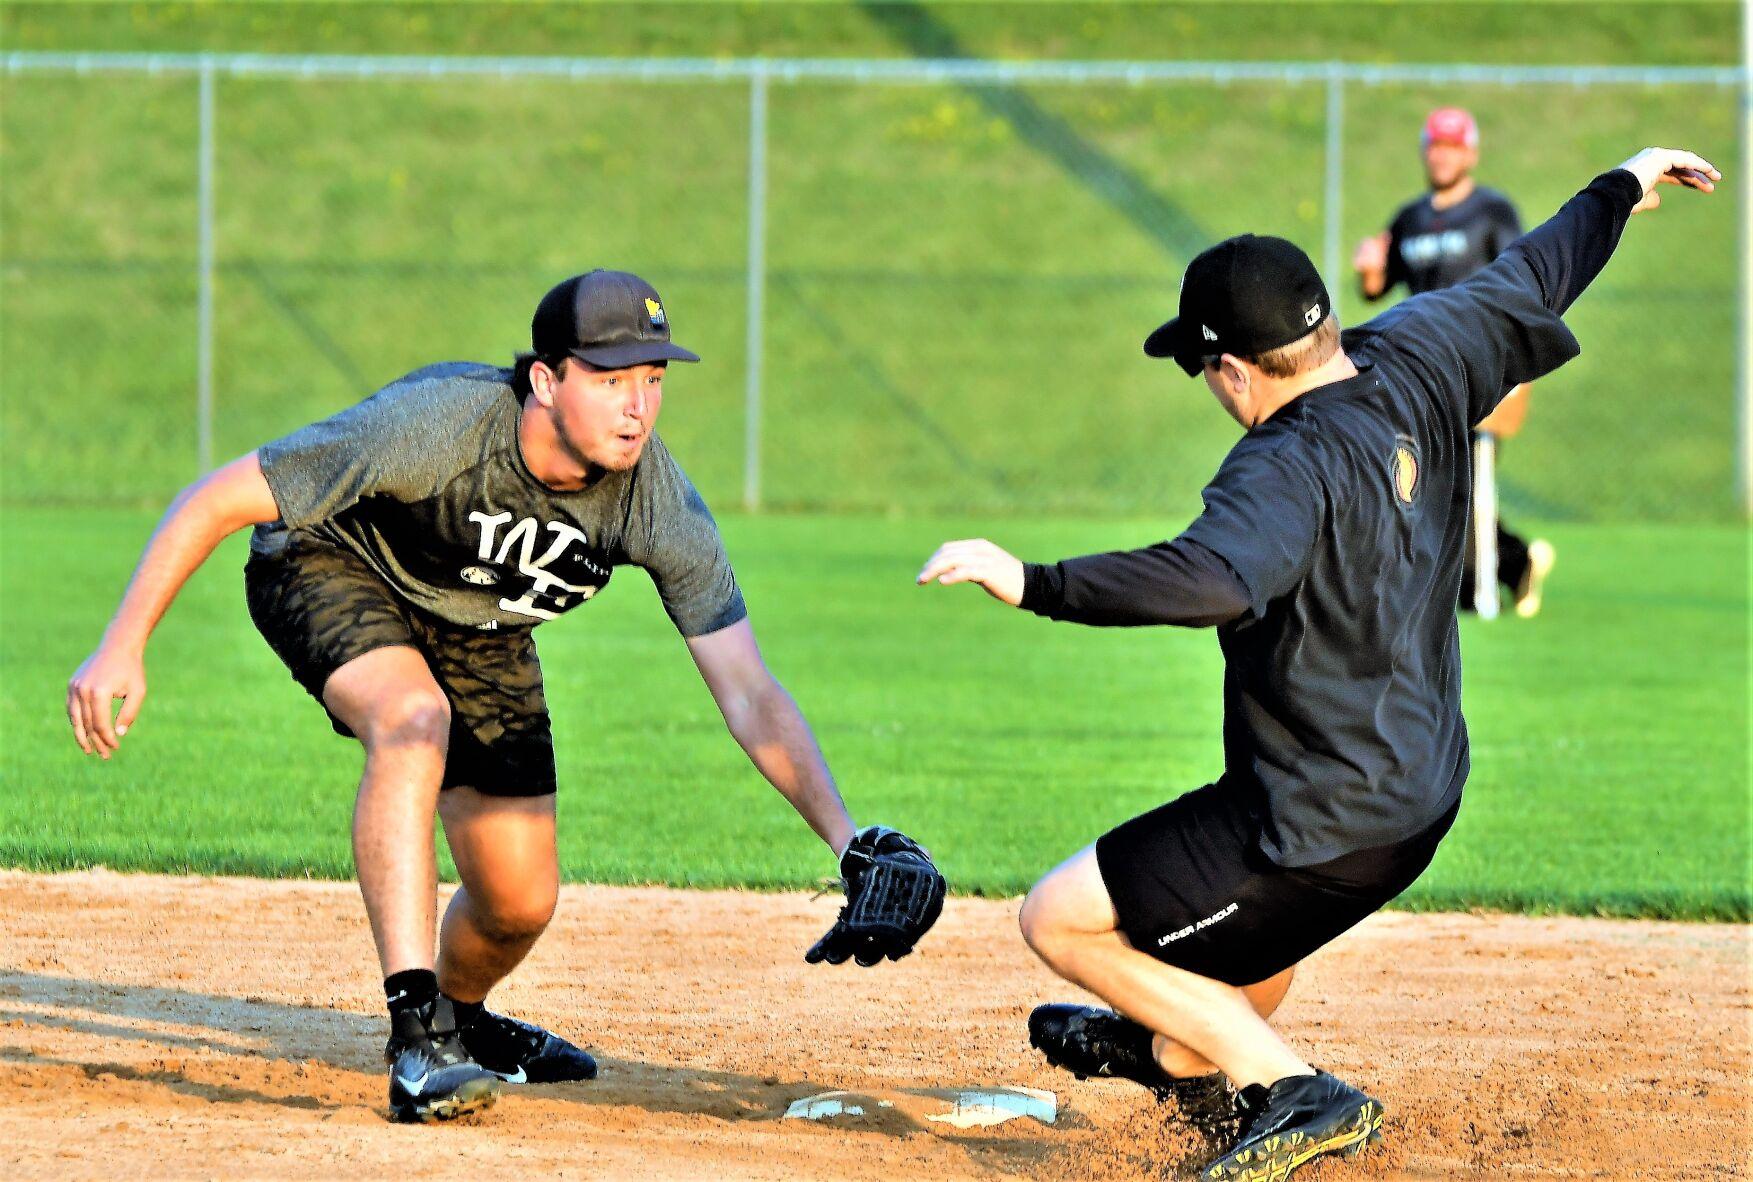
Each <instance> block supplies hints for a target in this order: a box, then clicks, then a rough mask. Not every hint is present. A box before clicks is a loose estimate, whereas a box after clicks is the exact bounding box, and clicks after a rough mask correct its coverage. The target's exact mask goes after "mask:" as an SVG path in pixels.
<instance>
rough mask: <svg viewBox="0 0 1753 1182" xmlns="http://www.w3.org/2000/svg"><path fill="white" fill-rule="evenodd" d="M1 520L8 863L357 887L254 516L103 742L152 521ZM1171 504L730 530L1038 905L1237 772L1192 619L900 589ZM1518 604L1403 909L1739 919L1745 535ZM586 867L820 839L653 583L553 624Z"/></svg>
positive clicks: (744, 558)
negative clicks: (960, 562) (1525, 610)
mask: <svg viewBox="0 0 1753 1182" xmlns="http://www.w3.org/2000/svg"><path fill="white" fill-rule="evenodd" d="M151 521H152V519H151V517H150V516H149V515H147V514H144V513H141V512H137V511H98V510H40V509H30V510H27V509H20V508H16V507H14V508H8V509H5V510H4V512H3V515H0V670H3V673H4V676H3V678H0V720H3V723H0V726H3V728H4V729H3V732H0V750H3V754H0V862H3V863H5V864H9V865H17V866H25V867H31V868H37V869H44V870H53V869H71V868H78V867H84V866H90V865H93V864H103V865H107V866H111V867H114V868H117V869H128V870H164V871H194V872H201V873H249V874H268V875H315V876H320V877H343V878H344V877H347V876H349V875H350V870H351V868H350V859H349V854H348V844H347V824H348V817H349V811H350V807H349V806H350V799H351V793H352V788H353V783H354V780H355V778H356V776H357V772H358V764H359V755H358V749H357V747H356V746H355V745H354V744H352V743H349V742H347V741H344V740H341V739H338V738H335V737H334V736H333V735H332V734H331V733H330V732H329V729H328V726H327V723H326V720H325V719H324V718H323V716H322V714H321V712H320V710H318V709H317V708H316V707H315V705H314V704H313V703H311V702H310V701H309V700H308V699H307V698H306V697H305V696H304V695H303V693H302V692H301V691H300V690H298V689H297V688H296V687H295V686H294V685H293V683H292V682H291V680H290V679H289V678H288V677H287V676H286V675H285V673H284V672H283V670H282V669H281V668H280V666H279V665H278V663H277V662H276V661H275V659H274V657H273V655H272V654H271V653H270V652H269V651H268V649H267V647H266V646H265V645H264V644H263V643H262V642H261V641H260V640H259V638H258V637H256V636H255V634H254V633H253V630H252V629H251V627H250V624H249V621H248V618H247V616H246V613H245V611H244V607H243V602H242V591H241V585H240V584H241V579H240V576H239V568H240V566H241V563H242V558H243V549H242V545H241V539H239V540H235V541H234V542H233V543H230V544H228V545H227V547H226V548H225V549H224V550H222V551H221V553H220V554H219V555H218V556H217V557H216V558H215V559H214V560H213V561H212V562H211V563H210V564H209V566H208V568H207V569H205V570H203V571H202V572H201V573H200V574H199V575H198V576H197V578H196V579H195V580H194V582H193V583H192V584H191V585H190V587H189V588H188V590H187V591H186V592H185V594H184V597H183V599H182V601H180V602H179V603H178V605H177V606H176V608H175V609H174V610H173V612H172V613H171V615H170V616H169V617H168V619H167V620H166V622H165V623H164V625H163V626H162V628H161V629H160V634H159V636H158V637H157V639H156V640H155V641H154V644H153V648H152V650H151V653H150V654H149V673H150V676H151V678H152V682H151V685H152V697H151V698H150V700H149V701H148V704H147V706H146V712H145V714H144V715H143V716H142V720H141V722H140V724H139V725H138V727H137V728H136V730H135V731H134V733H133V734H131V735H130V736H129V737H128V739H127V740H126V742H125V744H124V748H123V750H122V751H121V753H120V754H119V755H118V756H117V757H116V759H115V760H114V761H113V762H111V763H109V764H107V765H105V764H100V763H99V762H98V761H96V760H94V759H89V758H86V757H84V756H82V755H81V754H80V753H79V752H78V750H77V748H76V747H75V745H74V744H73V742H72V739H71V737H70V734H69V732H68V728H67V725H66V721H65V718H64V716H63V714H62V700H63V697H64V689H65V682H66V679H67V677H68V675H69V673H70V672H71V670H72V669H73V667H74V666H75V665H76V664H77V662H78V661H79V659H80V658H81V657H82V656H83V655H84V653H85V652H86V651H87V649H88V648H89V646H90V645H91V644H92V643H93V642H94V641H95V640H96V637H97V635H98V632H99V630H100V628H101V627H102V624H103V621H104V619H105V618H106V616H107V613H108V612H109V611H110V610H111V608H112V606H113V603H114V599H115V597H116V595H117V592H118V590H119V588H120V587H121V585H122V582H123V581H124V579H125V578H126V575H127V572H128V570H129V568H130V566H131V564H132V562H133V559H134V557H135V554H136V552H137V550H138V547H139V545H140V544H141V542H142V540H143V539H144V537H145V535H146V533H147V532H148V530H149V528H150V526H151ZM1178 524H1179V523H1178V522H1176V523H1168V522H1164V523H1157V524H1151V523H1145V522H1130V523H1128V522H1114V521H1106V522H1083V521H1057V522H1019V521H1014V520H1007V521H990V520H984V521H983V520H979V519H960V520H930V521H909V522H899V521H893V520H887V519H881V518H868V517H866V518H856V517H809V516H799V517H766V518H740V517H731V518H728V519H727V520H726V522H725V527H726V534H727V537H728V539H729V543H730V546H731V551H732V554H733V557H735V559H736V560H737V563H738V567H739V571H740V574H741V576H742V579H743V581H744V583H745V585H746V587H747V589H748V594H749V600H750V603H751V607H752V611H753V618H754V620H755V624H756V627H757V630H758V632H759V634H760V636H761V637H762V640H763V642H764V646H765V648H766V651H767V655H768V657H769V660H770V662H771V664H772V666H773V667H774V669H775V670H776V672H777V673H778V674H779V675H780V676H781V678H782V679H783V680H784V681H785V682H786V684H787V686H788V687H789V688H790V689H791V690H792V692H793V693H794V694H795V696H796V697H797V699H798V700H799V702H800V704H801V705H802V706H803V708H804V710H805V712H806V714H807V715H808V717H809V718H810V719H811V721H812V722H813V724H814V726H815V728H816V731H817V734H818V735H819V737H820V739H821V741H822V743H823V746H824V748H825V749H826V751H827V753H828V756H829V759H830V761H831V763H832V765H833V767H834V769H835V771H836V774H837V775H838V777H839V779H840V781H841V784H842V787H843V790H844V792H845V794H846V796H847V798H848V800H849V802H850V804H851V806H852V807H853V809H854V812H855V815H856V816H858V817H859V818H861V819H864V820H877V819H881V820H884V821H888V822H891V823H894V824H897V825H900V826H902V827H904V828H906V829H908V830H909V831H912V832H916V833H917V834H918V835H919V836H920V837H921V838H922V839H923V840H925V841H926V842H927V843H928V844H929V845H931V846H932V848H933V849H934V850H935V851H936V852H937V854H938V855H939V856H940V858H941V861H942V864H943V866H944V869H945V870H946V872H947V873H948V874H949V875H950V876H951V878H952V879H953V881H954V883H955V885H956V887H957V889H959V890H962V891H972V892H979V893H997V894H1009V893H1016V892H1020V891H1022V890H1023V889H1025V888H1026V887H1027V886H1028V884H1029V883H1030V882H1031V881H1032V880H1033V878H1034V877H1035V876H1037V875H1038V874H1039V873H1040V872H1041V871H1043V870H1044V869H1045V868H1047V867H1048V866H1050V865H1051V864H1053V863H1054V862H1055V861H1056V860H1058V859H1059V858H1061V857H1063V856H1065V855H1066V854H1068V853H1070V852H1072V851H1073V850H1075V849H1077V848H1078V847H1080V846H1081V845H1083V844H1084V843H1085V842H1087V841H1089V840H1091V839H1092V838H1093V837H1095V836H1096V835H1097V834H1098V833H1100V832H1101V831H1102V830H1103V829H1105V828H1106V827H1108V826H1110V825H1112V824H1114V823H1115V822H1117V821H1119V820H1121V819H1123V818H1125V817H1127V816H1129V815H1132V814H1134V813H1136V812H1139V811H1142V810H1144V809H1145V808H1147V807H1150V806H1152V805H1154V804H1156V803H1159V802H1160V801H1161V800H1163V799H1165V798H1167V797H1170V796H1173V795H1176V794H1178V793H1180V792H1181V791H1183V790H1185V789H1188V788H1190V787H1194V786H1196V785H1198V784H1200V783H1202V782H1204V781H1205V780H1207V779H1209V778H1211V777H1212V776H1213V775H1214V774H1215V773H1216V771H1217V770H1218V767H1219V758H1220V751H1219V743H1218V726H1219V720H1220V713H1221V709H1220V701H1219V678H1220V665H1219V659H1218V653H1217V647H1216V644H1215V641H1214V638H1213V637H1212V636H1211V635H1210V634H1208V633H1200V632H1187V631H1181V630H1176V629H1155V630H1142V631H1139V630H1130V631H1121V630H1099V629H1079V628H1074V627H1071V626H1068V625H1053V624H1048V623H1046V622H1044V621H1039V620H1035V619H1033V618H1031V617H1026V616H1023V615H1020V614H1018V613H1015V612H1011V611H1008V610H1005V609H1002V608H1000V607H999V606H998V605H996V604H993V603H991V602H989V601H988V600H987V599H986V598H985V597H984V596H983V595H980V594H979V593H978V592H975V591H972V590H970V589H967V588H960V589H955V590H943V589H923V590H922V589H916V588H914V587H913V586H912V585H911V582H910V576H911V574H912V572H913V570H915V569H916V567H917V564H918V562H919V561H920V560H922V559H923V557H924V555H925V554H926V553H927V552H928V551H929V550H930V548H931V547H932V546H933V545H934V544H935V543H936V542H937V541H938V540H940V539H942V538H943V537H945V536H951V535H964V534H973V533H986V534H988V535H990V536H993V537H995V538H997V539H1000V540H1002V541H1005V542H1007V543H1010V544H1012V545H1013V546H1015V547H1016V548H1017V549H1018V550H1020V551H1021V552H1023V553H1025V554H1027V555H1030V556H1035V557H1042V558H1046V557H1057V556H1063V555H1065V554H1068V553H1076V552H1083V551H1085V550H1088V549H1098V548H1105V547H1108V546H1114V545H1125V544H1132V543H1136V542H1140V541H1143V540H1147V539H1150V538H1154V537H1157V536H1160V535H1161V534H1162V533H1164V532H1167V531H1168V530H1170V529H1172V528H1174V527H1175V526H1177V525H1178ZM1550 535H1551V536H1552V537H1553V538H1554V539H1555V541H1556V542H1557V544H1558V547H1559V553H1560V556H1561V558H1560V566H1559V568H1558V573H1557V576H1556V578H1555V580H1554V583H1553V587H1552V595H1551V597H1550V600H1549V606H1548V610H1547V612H1546V614H1545V615H1543V616H1542V617H1541V618H1540V619H1539V620H1537V621H1534V622H1532V623H1528V622H1522V621H1517V620H1513V619H1512V620H1504V621H1500V622H1498V623H1495V624H1490V625H1481V624H1478V623H1477V622H1475V621H1471V620H1469V621H1467V622H1466V623H1464V625H1463V647H1464V652H1465V657H1466V686H1467V706H1468V715H1469V718H1470V721H1471V725H1472V728H1473V736H1474V765H1475V766H1474V774H1473V779H1472V782H1471V783H1470V785H1469V787H1468V795H1467V798H1466V804H1465V805H1464V807H1463V809H1462V812H1461V818H1460V821H1459V822H1458V824H1457V826H1456V829H1455V832H1454V834H1453V836H1452V837H1451V838H1450V840H1449V841H1448V842H1447V843H1446V844H1445V845H1444V847H1443V849H1442V852H1441V853H1440V854H1439V856H1438V858H1437V861H1436V864H1435V866H1434V867H1433V868H1432V870H1431V871H1430V872H1429V874H1428V875H1427V876H1426V877H1425V879H1424V880H1423V881H1421V882H1420V883H1419V884H1418V885H1417V886H1416V887H1415V888H1414V889H1413V891H1412V892H1411V893H1410V894H1409V895H1408V896H1407V897H1406V898H1405V899H1403V900H1402V905H1404V906H1410V907H1419V908H1439V907H1440V908H1455V907H1471V906H1485V907H1501V908H1508V909H1514V910H1530V911H1548V910H1551V911H1565V912H1577V913H1585V914H1588V913H1601V914H1613V915H1650V916H1671V917H1687V918H1711V919H1741V920H1744V919H1747V918H1748V917H1749V915H1750V913H1753V908H1750V900H1749V884H1748V879H1747V865H1748V849H1749V847H1748V733H1747V726H1746V723H1747V717H1748V697H1747V694H1748V686H1747V674H1748V668H1747V640H1748V636H1747V611H1748V600H1747V588H1746V581H1745V572H1746V566H1747V537H1746V534H1745V533H1744V532H1743V531H1741V530H1738V529H1734V528H1720V527H1694V528H1679V527H1669V528H1662V529H1651V528H1607V527H1599V526H1575V525H1571V526H1555V527H1553V528H1552V529H1551V531H1550ZM540 639H541V645H542V653H543V661H544V666H545V668H546V670H547V675H548V683H549V699H550V702H551V704H552V707H553V712H554V716H555V731H556V736H557V741H558V746H559V760H560V778H561V783H562V789H561V798H560V799H561V805H560V807H561V827H560V831H561V857H562V861H563V865H564V870H565V874H566V876H567V877H568V878H569V879H573V880H588V881H595V882H614V883H644V882H666V883H674V884H686V885H701V886H728V885H752V886H756V887H796V886H805V885H808V884H810V883H811V882H813V881H814V880H815V879H817V878H818V877H820V876H822V875H824V874H827V873H830V872H831V864H830V861H829V859H828V858H827V856H826V854H825V852H824V851H823V850H822V849H821V848H820V847H819V846H818V845H817V844H815V842H814V839H813V838H812V837H811V836H809V834H808V833H807V831H806V829H805V828H804V826H803V825H802V824H801V822H799V821H798V820H797V819H796V818H795V816H793V815H792V814H791V812H790V810H789V809H788V808H787V807H786V806H785V805H784V803H783V802H782V801H781V800H780V799H779V798H778V797H777V796H775V795H774V794H772V793H771V792H770V790H768V789H767V787H766V786H765V785H764V784H763V783H762V781H761V780H760V779H759V777H758V776H757V775H756V774H755V773H754V771H753V770H752V769H751V768H750V767H749V766H748V765H747V763H746V762H745V761H744V760H743V758H742V756H741V754H740V752H738V751H737V749H736V747H735V745H734V744H733V743H732V742H731V740H730V739H729V737H728V736H727V735H726V734H725V732H724V730H723V726H722V723H721V722H720V721H719V719H718V716H717V713H716V711H715V710H714V708H713V705H712V702H711V700H710V698H709V697H708V695H707V694H706V692H705V690H704V688H703V687H702V686H701V685H700V684H699V681H698V678H697V676H696V675H695V673H694V671H693V667H692V665H691V664H690V662H689V661H688V659H687V656H686V651H685V649H684V647H683V646H682V645H681V643H680V642H679V641H678V640H677V638H676V637H675V635H674V633H673V631H671V629H670V627H669V625H668V623H667V621H666V620H665V619H664V617H663V615H662V612H661V610H660V609H659V607H658V605H657V602H656V596H655V595H654V594H653V593H652V592H651V591H650V589H649V588H648V587H647V586H646V583H645V580H644V578H643V577H642V576H640V575H638V574H637V573H634V572H623V575H622V578H621V579H619V580H617V581H616V583H615V585H614V587H613V588H612V590H611V592H610V593H608V594H606V595H604V596H603V597H602V598H601V599H600V600H599V601H597V602H594V603H593V604H591V605H590V606H589V607H588V608H587V609H584V610H581V611H579V612H577V613H575V614H574V615H572V616H569V617H568V618H567V619H565V620H564V621H562V622H560V623H558V624H554V625H549V626H546V627H544V629H543V630H542V632H541V633H540Z"/></svg>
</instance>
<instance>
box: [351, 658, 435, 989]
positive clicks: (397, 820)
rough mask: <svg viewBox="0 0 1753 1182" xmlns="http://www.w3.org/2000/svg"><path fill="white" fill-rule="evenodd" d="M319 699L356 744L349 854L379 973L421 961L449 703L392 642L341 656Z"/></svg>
mask: <svg viewBox="0 0 1753 1182" xmlns="http://www.w3.org/2000/svg"><path fill="white" fill-rule="evenodd" d="M323 702H324V704H325V705H327V706H328V708H329V709H330V711H332V712H333V713H334V715H335V717H336V718H339V719H340V720H341V721H342V722H344V723H346V724H347V726H348V728H349V729H351V730H352V731H353V733H354V734H355V735H357V736H358V737H359V741H360V742H361V743H362V744H364V746H365V771H364V774H363V775H362V776H361V777H360V780H359V796H358V800H357V802H356V803H355V805H354V808H353V861H354V865H355V866H356V867H357V872H358V875H359V891H360V894H362V895H363V896H364V897H365V913H366V916H367V917H368V918H369V919H370V921H371V936H372V939H373V940H374V941H376V943H377V957H378V961H379V962H380V963H381V965H382V967H383V973H384V976H386V977H388V976H390V975H391V974H394V973H399V972H401V971H403V970H405V969H430V968H431V967H432V965H433V955H432V941H433V926H434V919H435V912H436V911H437V893H438V866H437V862H436V860H435V857H434V853H433V844H432V843H433V835H432V817H433V814H434V812H435V811H436V810H437V807H438V788H439V784H440V783H442V782H443V779H444V758H445V752H446V749H447V748H448V746H449V742H450V703H449V702H448V701H446V700H445V696H444V691H443V690H441V689H440V688H439V687H438V683H437V682H436V681H434V680H433V678H432V672H431V670H430V669H428V668H427V666H426V660H425V658H424V657H422V656H421V655H420V654H419V653H418V652H417V651H415V650H414V649H412V648H408V647H406V646H402V645H397V646H393V647H389V648H380V649H374V650H372V651H371V652H369V653H366V654H365V655H364V656H361V657H356V658H355V659H353V660H351V661H349V662H347V663H346V664H345V665H343V666H341V667H340V668H339V669H337V670H335V672H334V674H333V675H332V676H330V678H329V680H328V683H327V684H326V685H324V687H323Z"/></svg>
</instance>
